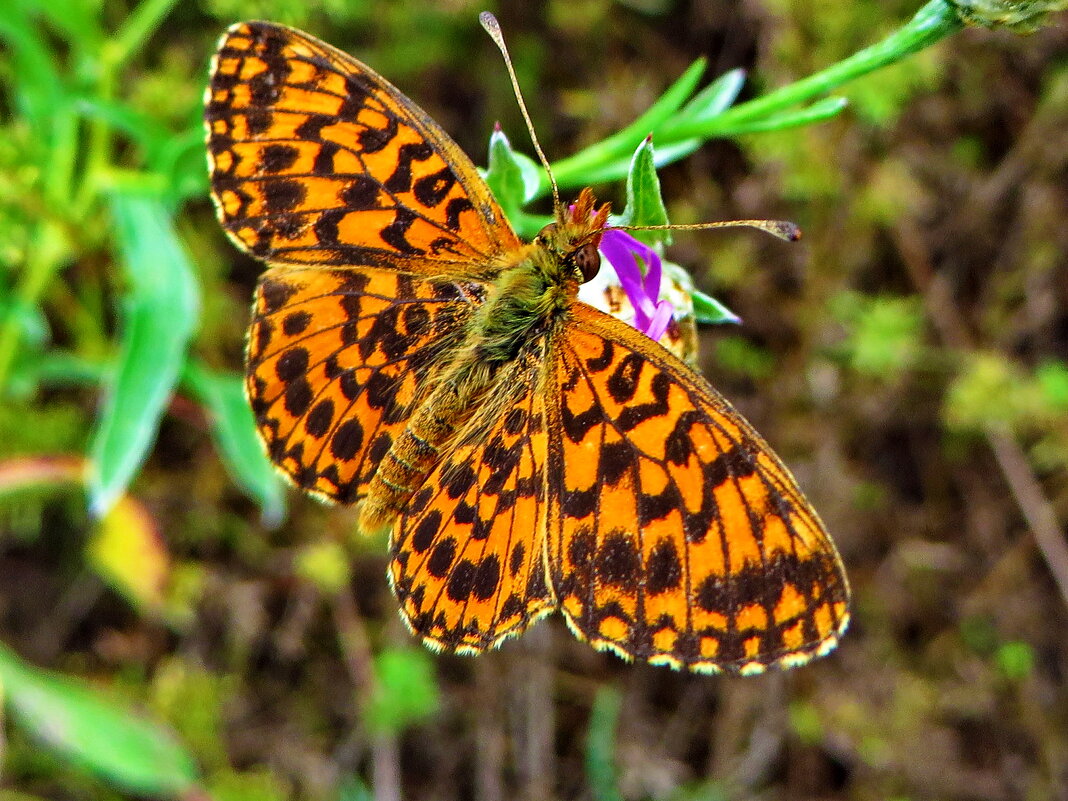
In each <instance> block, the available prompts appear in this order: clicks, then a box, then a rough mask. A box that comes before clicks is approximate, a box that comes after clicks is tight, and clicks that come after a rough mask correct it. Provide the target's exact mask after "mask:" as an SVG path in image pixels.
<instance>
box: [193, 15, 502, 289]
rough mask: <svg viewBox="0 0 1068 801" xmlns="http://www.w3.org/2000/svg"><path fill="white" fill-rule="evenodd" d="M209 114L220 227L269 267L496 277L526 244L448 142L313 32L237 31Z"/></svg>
mask: <svg viewBox="0 0 1068 801" xmlns="http://www.w3.org/2000/svg"><path fill="white" fill-rule="evenodd" d="M205 106H206V108H205V122H206V125H207V129H208V161H209V167H210V172H211V188H212V197H213V198H214V200H215V204H216V208H217V210H218V214H219V219H220V221H221V222H222V225H223V228H224V229H225V230H226V231H227V233H228V234H229V235H230V237H231V239H233V240H234V242H235V243H236V244H237V245H238V246H239V247H241V248H243V249H244V250H246V251H248V252H249V253H251V254H252V255H254V256H256V257H258V258H262V259H265V260H267V261H270V262H273V263H287V264H319V265H343V266H354V265H363V266H370V267H382V268H394V269H402V270H406V271H408V272H422V273H430V274H440V273H445V272H447V273H454V274H464V275H483V276H485V275H491V274H492V273H493V272H494V270H495V269H496V264H495V258H496V257H498V256H499V255H500V254H502V253H504V252H506V251H508V250H510V249H512V248H515V247H517V246H518V245H519V241H518V239H517V238H516V236H515V234H514V233H513V232H512V229H511V227H510V226H509V225H508V222H507V221H506V220H505V218H504V215H503V214H502V213H501V210H500V208H499V207H498V205H497V203H496V201H495V200H494V199H493V196H492V194H491V193H490V191H489V188H488V187H487V186H486V184H485V182H484V181H483V180H482V178H481V177H480V176H479V175H478V172H477V170H476V169H475V166H474V165H473V164H472V163H471V160H470V159H468V158H467V156H466V155H464V153H463V152H462V151H461V150H460V149H459V147H458V146H457V145H456V143H455V142H453V141H452V139H450V138H449V136H448V134H446V133H445V131H444V130H442V128H441V127H440V126H439V125H438V124H437V123H435V122H434V121H433V120H432V119H431V118H430V117H429V116H428V115H427V114H426V113H425V112H423V111H422V110H421V109H420V108H419V107H418V106H416V105H415V103H413V102H412V101H411V100H409V99H408V98H407V97H405V96H404V95H403V94H402V93H401V92H400V91H399V90H398V89H396V88H395V87H394V86H393V85H392V84H390V83H389V82H388V81H386V80H385V79H384V78H383V77H382V76H380V75H378V74H377V73H376V72H375V71H374V70H372V69H371V68H370V67H368V66H366V65H365V64H363V63H361V62H359V61H357V60H356V59H354V58H352V57H351V56H349V55H347V54H345V53H343V52H341V51H340V50H337V49H335V48H333V47H331V46H330V45H327V44H325V43H324V42H321V41H319V40H318V39H315V38H314V37H312V36H309V35H308V34H305V33H302V32H300V31H296V30H293V29H291V28H287V27H285V26H282V25H276V24H274V23H268V22H245V23H239V24H237V25H234V26H232V27H231V28H230V29H229V30H228V31H227V33H226V35H225V36H224V37H223V39H222V40H221V41H220V43H219V49H218V52H217V53H216V55H215V58H214V59H213V61H212V73H211V81H210V84H209V86H208V90H207V94H206V98H205Z"/></svg>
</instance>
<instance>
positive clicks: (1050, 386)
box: [1035, 361, 1068, 411]
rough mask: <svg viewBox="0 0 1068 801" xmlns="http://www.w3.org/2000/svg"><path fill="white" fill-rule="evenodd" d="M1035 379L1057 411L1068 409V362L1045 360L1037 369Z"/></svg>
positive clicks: (1043, 394)
mask: <svg viewBox="0 0 1068 801" xmlns="http://www.w3.org/2000/svg"><path fill="white" fill-rule="evenodd" d="M1035 380H1036V381H1037V383H1038V388H1039V390H1040V391H1041V393H1042V396H1043V398H1044V399H1045V400H1046V402H1047V403H1049V405H1050V406H1051V407H1053V408H1054V409H1056V410H1057V411H1068V364H1065V363H1064V362H1058V361H1048V362H1043V363H1042V364H1040V365H1039V366H1038V367H1037V368H1036V369H1035Z"/></svg>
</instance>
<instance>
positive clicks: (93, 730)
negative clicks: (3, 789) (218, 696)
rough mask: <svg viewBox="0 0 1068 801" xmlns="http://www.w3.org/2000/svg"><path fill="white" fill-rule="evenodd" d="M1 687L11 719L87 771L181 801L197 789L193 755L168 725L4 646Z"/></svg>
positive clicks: (139, 791)
mask: <svg viewBox="0 0 1068 801" xmlns="http://www.w3.org/2000/svg"><path fill="white" fill-rule="evenodd" d="M0 687H2V688H3V694H2V695H3V698H4V702H5V704H6V706H7V707H8V709H10V710H11V713H12V717H13V718H14V719H15V720H16V721H17V722H18V723H19V725H21V726H22V727H23V728H24V729H25V730H26V731H28V732H29V733H30V735H32V736H33V737H34V738H35V739H37V740H38V741H40V742H41V743H43V744H44V745H45V746H47V747H49V748H51V749H52V750H54V751H56V752H58V753H59V754H61V755H63V756H64V757H65V758H66V759H68V760H69V761H70V762H72V763H74V764H75V765H77V766H78V767H80V768H82V769H83V770H86V771H89V772H91V773H95V774H97V775H98V776H100V777H102V778H103V779H105V780H106V781H108V782H110V783H111V784H113V785H114V786H116V787H119V788H121V789H123V790H126V791H128V792H132V793H137V794H139V795H145V796H153V797H161V798H177V797H180V796H183V795H185V794H187V793H189V791H190V790H192V789H193V788H194V787H195V786H196V782H197V770H196V766H195V764H194V762H193V758H192V757H191V756H190V755H189V754H188V753H187V752H186V750H185V749H184V748H183V747H182V746H181V745H180V744H179V743H178V742H177V741H176V740H175V739H174V737H173V736H172V735H171V734H170V733H169V732H168V731H166V730H165V729H164V728H163V727H161V726H159V725H158V724H156V723H153V722H151V721H149V720H147V719H145V718H142V717H140V716H138V715H136V714H134V713H133V712H131V711H129V710H127V709H125V708H123V707H122V706H121V705H119V704H117V703H115V702H113V701H110V700H108V699H106V698H105V697H103V696H102V695H100V694H98V693H96V692H93V691H92V690H90V689H89V688H88V687H87V686H86V685H85V684H84V683H82V682H79V681H77V680H75V679H73V678H70V677H67V676H61V675H58V674H55V673H49V672H47V671H43V670H40V669H38V668H35V667H33V666H32V665H29V664H27V663H25V662H23V661H22V660H21V659H20V658H19V657H18V656H16V655H15V654H14V653H13V652H12V651H11V650H9V649H8V648H7V647H5V646H3V645H0Z"/></svg>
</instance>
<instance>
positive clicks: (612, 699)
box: [586, 687, 623, 801]
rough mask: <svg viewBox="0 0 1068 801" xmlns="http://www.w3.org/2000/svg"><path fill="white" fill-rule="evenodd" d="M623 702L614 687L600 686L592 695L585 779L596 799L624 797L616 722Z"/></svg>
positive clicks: (611, 799) (607, 800)
mask: <svg viewBox="0 0 1068 801" xmlns="http://www.w3.org/2000/svg"><path fill="white" fill-rule="evenodd" d="M622 704H623V701H622V698H621V697H620V694H619V691H618V690H616V689H614V688H612V687H601V688H600V689H599V690H598V691H597V695H596V696H594V699H593V709H591V710H590V728H589V731H588V732H587V734H586V780H587V781H588V782H589V785H590V795H591V796H592V797H593V799H594V801H620V799H622V797H623V796H622V795H621V794H620V792H619V779H618V776H617V770H616V764H615V744H616V726H617V725H618V723H619V709H620V707H621V706H622Z"/></svg>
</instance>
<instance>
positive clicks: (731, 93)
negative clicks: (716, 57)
mask: <svg viewBox="0 0 1068 801" xmlns="http://www.w3.org/2000/svg"><path fill="white" fill-rule="evenodd" d="M743 86H745V70H743V69H735V70H731V71H730V72H725V73H723V74H722V75H720V76H719V77H718V78H716V80H714V81H712V83H710V84H709V85H708V86H706V87H705V88H704V89H702V90H701V91H700V92H698V93H697V94H696V95H694V97H693V99H692V100H691V101H690V102H689V103H687V104H686V105H685V106H683V107H682V109H680V111H679V113H678V114H677V115H676V116H675V117H674V118H673V119H672V123H674V122H675V120H678V119H682V120H686V121H691V120H706V119H711V118H712V117H718V116H719V115H720V114H722V113H723V112H724V111H726V110H727V109H729V108H730V107H731V106H732V105H733V104H734V101H735V100H737V99H738V95H739V94H741V91H742V87H743ZM668 127H669V126H668V125H665V126H664V128H665V129H667V128H668Z"/></svg>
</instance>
